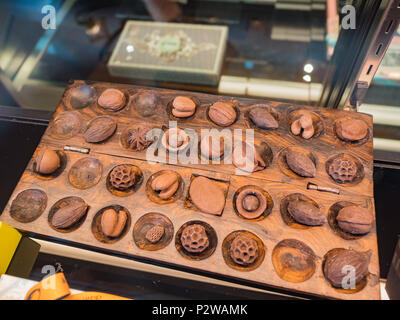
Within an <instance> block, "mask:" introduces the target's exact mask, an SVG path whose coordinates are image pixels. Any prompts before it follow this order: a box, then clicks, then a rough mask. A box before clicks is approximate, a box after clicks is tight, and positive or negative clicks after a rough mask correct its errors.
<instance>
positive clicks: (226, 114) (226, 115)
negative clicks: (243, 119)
mask: <svg viewBox="0 0 400 320" xmlns="http://www.w3.org/2000/svg"><path fill="white" fill-rule="evenodd" d="M208 116H209V117H210V119H211V121H213V122H214V123H216V124H218V125H220V126H222V127H227V126H230V125H231V124H232V123H234V122H235V120H236V111H235V108H234V107H233V104H232V103H231V102H223V101H218V102H215V103H214V104H213V105H212V106H211V107H210V109H209V110H208Z"/></svg>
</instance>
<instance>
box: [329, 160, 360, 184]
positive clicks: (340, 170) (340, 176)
mask: <svg viewBox="0 0 400 320" xmlns="http://www.w3.org/2000/svg"><path fill="white" fill-rule="evenodd" d="M328 172H329V175H330V176H331V177H332V178H333V179H334V180H335V181H336V182H338V183H346V182H352V181H353V180H354V178H355V177H356V175H357V165H356V163H355V162H354V161H353V160H351V159H348V158H336V159H335V160H333V162H332V163H331V164H330V166H329V169H328Z"/></svg>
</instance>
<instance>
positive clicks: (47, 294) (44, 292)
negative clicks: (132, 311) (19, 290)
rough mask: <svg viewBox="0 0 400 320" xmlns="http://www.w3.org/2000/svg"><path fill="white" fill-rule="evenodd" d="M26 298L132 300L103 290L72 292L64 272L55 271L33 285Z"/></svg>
mask: <svg viewBox="0 0 400 320" xmlns="http://www.w3.org/2000/svg"><path fill="white" fill-rule="evenodd" d="M25 300H130V299H127V298H123V297H120V296H115V295H112V294H108V293H102V292H89V291H88V292H82V293H77V294H71V291H70V290H69V285H68V282H67V280H66V279H65V276H64V274H63V273H61V272H60V273H55V274H53V275H51V276H49V277H46V278H45V279H43V280H42V281H40V282H38V283H37V284H36V285H35V286H33V287H32V288H31V289H30V290H29V291H28V293H27V294H26V296H25Z"/></svg>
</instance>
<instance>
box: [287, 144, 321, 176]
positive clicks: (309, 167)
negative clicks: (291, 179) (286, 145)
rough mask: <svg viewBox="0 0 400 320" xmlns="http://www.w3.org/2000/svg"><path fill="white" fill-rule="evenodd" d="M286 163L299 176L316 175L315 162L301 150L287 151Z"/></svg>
mask: <svg viewBox="0 0 400 320" xmlns="http://www.w3.org/2000/svg"><path fill="white" fill-rule="evenodd" d="M286 163H287V165H288V166H289V168H290V169H291V170H292V171H293V172H294V173H296V174H298V175H299V176H302V177H309V178H313V177H315V173H316V168H315V164H314V162H313V161H312V160H311V159H310V158H309V157H307V156H306V155H305V154H303V153H301V152H297V151H293V150H288V152H287V153H286Z"/></svg>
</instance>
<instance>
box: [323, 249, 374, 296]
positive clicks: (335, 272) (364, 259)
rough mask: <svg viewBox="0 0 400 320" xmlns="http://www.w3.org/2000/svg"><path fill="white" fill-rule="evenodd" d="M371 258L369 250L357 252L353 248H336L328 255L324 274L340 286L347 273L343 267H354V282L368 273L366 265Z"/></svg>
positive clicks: (334, 284)
mask: <svg viewBox="0 0 400 320" xmlns="http://www.w3.org/2000/svg"><path fill="white" fill-rule="evenodd" d="M370 259H371V251H367V252H358V251H355V250H347V249H343V250H337V251H336V252H333V253H332V254H330V255H328V257H327V259H326V260H325V264H324V276H325V278H326V279H327V280H328V281H329V282H330V283H331V284H332V286H334V287H336V288H342V287H343V284H342V281H343V278H344V277H345V276H346V275H347V273H346V272H343V270H345V267H347V269H348V266H350V267H353V268H354V271H355V272H354V277H355V279H354V280H355V282H356V284H357V283H359V282H360V281H361V280H363V279H364V278H365V277H366V276H367V274H368V265H369V262H370Z"/></svg>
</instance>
